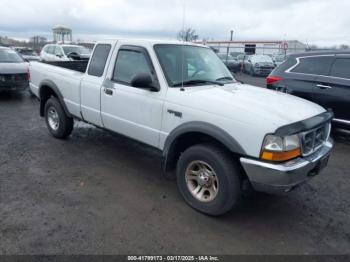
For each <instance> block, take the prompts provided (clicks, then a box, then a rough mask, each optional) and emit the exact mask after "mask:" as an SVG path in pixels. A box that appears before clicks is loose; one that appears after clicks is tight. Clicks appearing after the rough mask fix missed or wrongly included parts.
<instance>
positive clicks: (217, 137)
mask: <svg viewBox="0 0 350 262" xmlns="http://www.w3.org/2000/svg"><path fill="white" fill-rule="evenodd" d="M67 63H69V62H64V63H63V64H62V65H60V63H55V64H54V65H52V64H47V63H40V62H33V63H31V65H30V73H31V83H30V88H31V91H32V92H33V93H34V94H35V95H36V96H37V97H38V98H39V99H40V115H41V116H42V117H44V118H45V120H46V124H47V128H48V130H49V132H50V133H51V135H52V136H54V137H55V138H59V139H64V138H66V137H68V136H69V135H70V134H71V132H72V130H73V122H74V120H79V121H84V122H87V123H90V124H92V125H95V126H97V127H100V128H103V129H106V130H110V131H113V132H115V133H118V134H121V135H124V136H126V137H129V138H131V139H134V140H137V141H140V142H142V143H144V144H146V145H149V146H151V147H154V148H157V149H158V150H159V151H160V152H161V153H162V156H163V161H162V165H163V168H164V171H165V172H169V173H174V172H171V171H176V176H177V184H178V187H179V190H180V192H181V194H182V196H183V198H184V199H185V201H186V202H187V203H188V204H189V205H190V206H191V207H193V208H194V209H196V210H198V211H200V212H202V213H205V214H209V215H221V214H224V213H226V212H228V211H229V210H231V209H232V208H233V207H235V206H236V205H237V203H238V201H239V199H240V196H241V195H242V188H243V187H245V186H243V185H247V183H248V185H251V186H252V187H253V189H255V190H256V191H260V192H267V193H285V192H289V191H291V190H292V189H294V188H295V187H297V186H298V185H300V184H302V183H304V182H306V181H308V180H309V179H310V178H312V177H314V176H316V175H318V174H319V173H320V172H321V171H322V170H323V169H324V168H325V167H326V165H327V162H328V159H329V155H330V152H331V149H332V147H333V142H332V140H331V138H330V130H331V120H332V117H333V114H332V112H329V111H327V110H325V109H324V108H322V107H320V106H318V105H316V104H314V103H311V102H309V101H306V100H303V99H300V98H298V97H295V96H291V95H288V94H284V93H279V92H275V91H271V90H266V89H263V88H258V87H254V86H250V85H246V84H241V83H239V82H237V81H236V80H235V79H234V77H233V76H232V74H231V73H230V72H229V71H228V69H227V68H226V66H225V65H224V64H223V62H222V61H221V60H220V58H219V57H218V56H217V55H216V54H215V53H214V52H213V51H212V50H211V49H210V48H208V47H206V46H202V45H196V44H193V43H182V42H169V41H147V40H108V41H103V42H99V43H97V44H96V46H95V48H94V51H93V54H92V57H91V59H90V61H89V63H88V64H87V63H86V64H85V66H84V65H80V66H79V68H78V69H75V67H76V66H77V64H71V65H70V66H67ZM78 131H79V130H77V132H78Z"/></svg>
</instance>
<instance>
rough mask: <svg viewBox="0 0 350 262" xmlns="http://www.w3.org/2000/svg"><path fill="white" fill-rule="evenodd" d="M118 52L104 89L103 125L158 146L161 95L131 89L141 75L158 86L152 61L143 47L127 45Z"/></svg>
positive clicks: (102, 97) (139, 89)
mask: <svg viewBox="0 0 350 262" xmlns="http://www.w3.org/2000/svg"><path fill="white" fill-rule="evenodd" d="M116 52H117V53H116V55H115V57H116V59H115V63H114V65H113V66H114V67H113V68H114V70H113V72H112V74H111V77H110V79H107V80H106V81H105V82H104V84H103V87H102V89H101V116H102V121H103V124H104V126H105V127H106V128H107V129H109V130H112V131H115V132H117V133H119V134H122V135H125V136H128V137H130V138H133V139H135V140H139V141H142V142H144V143H146V144H149V145H152V146H154V147H158V146H159V135H160V129H161V119H162V111H163V104H164V101H163V99H162V97H161V95H162V92H161V91H159V92H154V91H150V90H148V89H143V88H135V87H132V86H131V81H132V79H133V78H134V77H135V76H136V75H138V74H140V73H147V74H149V75H151V77H152V80H153V85H159V83H158V80H157V76H156V73H155V70H154V67H153V64H152V60H151V58H150V56H149V54H148V51H147V50H146V49H145V48H143V47H135V46H125V45H124V46H121V47H120V48H119V50H117V51H116Z"/></svg>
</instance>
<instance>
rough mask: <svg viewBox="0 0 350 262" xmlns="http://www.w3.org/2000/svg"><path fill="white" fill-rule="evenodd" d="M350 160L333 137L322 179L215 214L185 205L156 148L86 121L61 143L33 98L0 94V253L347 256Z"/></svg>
mask: <svg viewBox="0 0 350 262" xmlns="http://www.w3.org/2000/svg"><path fill="white" fill-rule="evenodd" d="M237 78H238V79H240V80H243V81H244V82H246V83H253V84H259V85H262V86H263V83H264V79H263V78H251V77H248V76H245V75H243V76H242V75H241V76H238V77H237ZM349 160H350V142H349V140H348V139H346V138H337V142H336V145H335V150H334V153H333V155H332V157H331V159H330V162H329V166H328V168H327V169H326V170H325V171H324V173H322V174H321V175H320V176H318V177H316V178H314V179H313V180H312V181H310V182H309V183H307V184H305V185H303V186H302V187H300V188H298V189H296V190H295V191H292V192H290V193H289V194H287V195H283V196H268V195H263V194H258V195H253V196H251V197H249V198H246V199H244V200H243V201H242V203H241V205H240V206H239V207H238V208H237V209H235V210H233V211H232V212H230V213H229V214H227V215H225V216H222V217H217V218H213V217H208V216H205V215H203V214H200V213H198V212H196V211H194V210H193V209H191V208H190V207H189V206H187V205H186V203H185V202H184V201H183V199H182V198H181V195H180V193H179V192H178V190H177V186H176V183H175V182H173V181H169V180H167V179H165V178H164V176H163V175H162V171H161V167H160V156H159V153H158V152H156V151H154V150H153V149H151V148H148V147H146V146H144V145H142V144H139V143H137V142H134V141H130V140H128V139H126V138H124V137H121V136H118V135H114V134H111V133H108V132H105V131H102V130H100V129H97V128H95V127H92V126H90V125H87V124H84V123H76V124H75V129H74V131H73V134H72V136H71V137H70V138H69V139H68V140H64V141H61V140H56V139H54V138H52V137H51V136H50V135H49V133H48V131H47V129H46V126H45V122H44V120H43V119H42V118H40V117H39V103H38V101H37V100H36V99H35V98H32V97H30V96H29V94H27V93H22V94H8V93H0V221H1V222H0V254H217V255H219V254H220V255H222V254H349V252H350V171H349V170H350V161H349Z"/></svg>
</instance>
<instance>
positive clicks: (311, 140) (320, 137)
mask: <svg viewBox="0 0 350 262" xmlns="http://www.w3.org/2000/svg"><path fill="white" fill-rule="evenodd" d="M330 130H331V124H329V123H327V124H325V125H323V126H321V127H319V128H316V129H313V130H311V131H307V132H304V133H303V134H302V139H301V140H302V150H303V155H304V156H308V155H310V154H312V153H314V152H316V151H317V150H318V149H320V148H321V147H322V146H323V145H324V143H325V142H326V141H327V140H328V138H329V134H330Z"/></svg>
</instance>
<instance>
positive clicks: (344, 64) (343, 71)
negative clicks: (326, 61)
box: [331, 59, 350, 79]
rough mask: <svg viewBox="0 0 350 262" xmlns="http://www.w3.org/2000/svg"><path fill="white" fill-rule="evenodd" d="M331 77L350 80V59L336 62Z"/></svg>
mask: <svg viewBox="0 0 350 262" xmlns="http://www.w3.org/2000/svg"><path fill="white" fill-rule="evenodd" d="M331 76H334V77H341V78H347V79H350V59H337V60H335V63H334V64H333V67H332V70H331Z"/></svg>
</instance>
